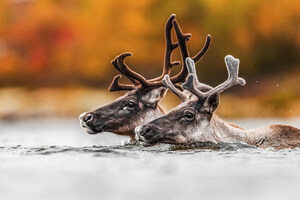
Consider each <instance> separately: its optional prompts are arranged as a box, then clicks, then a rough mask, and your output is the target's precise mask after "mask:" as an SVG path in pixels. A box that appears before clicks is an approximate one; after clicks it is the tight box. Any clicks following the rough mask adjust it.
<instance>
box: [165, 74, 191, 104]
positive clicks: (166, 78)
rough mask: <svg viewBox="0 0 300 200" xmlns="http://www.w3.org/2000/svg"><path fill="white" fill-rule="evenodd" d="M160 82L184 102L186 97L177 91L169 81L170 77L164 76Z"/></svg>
mask: <svg viewBox="0 0 300 200" xmlns="http://www.w3.org/2000/svg"><path fill="white" fill-rule="evenodd" d="M162 82H163V84H164V86H165V87H167V88H169V89H170V90H171V91H172V92H173V93H174V94H175V95H177V96H178V97H179V98H180V99H181V100H182V101H185V100H186V99H187V97H186V96H185V95H184V93H183V92H181V91H180V90H178V89H177V88H176V87H175V86H174V85H173V83H172V82H171V80H170V76H169V75H165V76H164V78H163V79H162Z"/></svg>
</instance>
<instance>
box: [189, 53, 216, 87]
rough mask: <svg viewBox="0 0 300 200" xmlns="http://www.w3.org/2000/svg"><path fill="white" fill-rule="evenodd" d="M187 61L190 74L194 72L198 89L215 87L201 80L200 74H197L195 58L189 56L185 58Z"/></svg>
mask: <svg viewBox="0 0 300 200" xmlns="http://www.w3.org/2000/svg"><path fill="white" fill-rule="evenodd" d="M185 62H186V66H187V69H188V72H189V74H194V82H195V84H196V87H197V89H199V90H205V91H208V90H211V89H213V88H212V87H211V86H209V85H207V84H204V83H201V82H199V80H198V76H197V73H196V66H195V62H194V61H193V59H191V58H189V57H188V58H186V59H185Z"/></svg>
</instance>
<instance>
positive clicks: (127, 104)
mask: <svg viewBox="0 0 300 200" xmlns="http://www.w3.org/2000/svg"><path fill="white" fill-rule="evenodd" d="M173 26H175V33H176V37H177V41H178V42H176V43H173V42H172V38H171V30H172V27H173ZM190 36H191V34H183V33H182V31H181V29H180V27H179V25H178V23H177V22H176V20H175V15H174V14H172V15H171V16H170V17H169V19H168V20H167V22H166V25H165V39H166V49H165V57H164V66H163V72H162V75H161V76H160V77H157V78H154V79H151V80H147V79H146V78H144V77H143V76H142V75H140V74H138V73H137V72H135V71H133V70H132V69H130V68H129V67H128V66H127V65H126V64H125V63H124V59H125V58H126V57H128V56H131V55H132V54H131V53H123V54H121V55H119V56H117V57H116V58H115V59H114V60H113V61H112V64H113V66H114V67H115V68H116V69H117V70H118V71H119V72H120V73H121V74H123V75H125V76H126V77H127V78H128V79H129V80H130V81H131V82H132V83H133V85H125V84H120V83H119V80H120V78H121V75H117V76H115V77H114V79H113V81H112V83H111V85H110V87H109V90H110V91H128V92H127V93H126V94H125V95H123V96H121V97H120V98H118V99H117V100H115V101H114V102H112V103H110V104H108V105H106V106H103V107H101V108H98V109H96V110H93V111H90V112H86V113H83V114H81V115H80V117H79V118H80V122H81V126H82V127H83V128H84V129H85V130H86V132H87V133H89V134H97V133H100V132H113V133H115V134H118V135H124V136H129V137H131V138H132V139H134V135H135V133H134V129H135V127H136V126H139V125H141V124H144V123H147V122H149V121H152V120H153V119H156V118H157V117H160V116H162V115H163V114H164V110H163V109H162V108H161V107H160V106H159V105H158V102H159V101H160V100H161V99H162V98H163V97H164V96H165V94H166V90H167V89H166V87H165V86H164V85H163V83H162V79H163V78H164V76H165V75H169V74H170V70H171V68H172V67H173V66H176V65H178V64H179V63H180V62H172V61H171V56H172V52H173V50H174V49H175V48H177V47H178V46H179V47H180V52H181V57H182V69H181V71H180V72H179V73H178V74H177V75H175V76H173V77H171V78H170V81H171V82H172V83H173V84H177V83H182V82H184V81H185V79H186V77H187V76H188V71H187V67H186V65H185V62H184V60H185V59H186V58H187V57H189V54H188V53H187V50H186V42H187V40H188V39H189V38H190ZM210 40H211V36H210V35H208V36H207V37H206V42H205V44H204V46H203V48H202V49H201V51H200V52H199V53H198V54H197V55H195V56H194V57H193V61H194V62H197V61H199V60H200V59H201V58H202V57H203V56H204V54H205V53H206V51H207V50H208V47H209V45H210Z"/></svg>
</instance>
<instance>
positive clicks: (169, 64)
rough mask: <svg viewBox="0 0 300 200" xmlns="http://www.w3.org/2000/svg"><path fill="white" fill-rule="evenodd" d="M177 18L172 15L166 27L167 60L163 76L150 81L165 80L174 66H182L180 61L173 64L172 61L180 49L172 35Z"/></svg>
mask: <svg viewBox="0 0 300 200" xmlns="http://www.w3.org/2000/svg"><path fill="white" fill-rule="evenodd" d="M175 17H176V15H175V14H172V15H171V16H170V17H169V19H168V21H167V23H166V25H165V39H166V49H165V60H164V67H163V71H162V74H161V75H160V76H159V77H157V78H154V79H151V80H150V81H158V80H161V79H163V77H164V76H165V75H166V74H169V75H170V71H171V69H172V68H173V67H174V66H176V65H179V64H180V62H179V61H175V62H172V60H171V57H172V53H173V51H174V49H176V48H177V47H178V43H177V42H176V43H173V42H172V33H171V30H172V27H173V20H174V19H175Z"/></svg>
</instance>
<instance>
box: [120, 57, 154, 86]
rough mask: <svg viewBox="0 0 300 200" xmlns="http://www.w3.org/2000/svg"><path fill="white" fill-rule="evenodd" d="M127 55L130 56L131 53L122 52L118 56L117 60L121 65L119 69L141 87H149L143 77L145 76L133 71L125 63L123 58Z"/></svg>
mask: <svg viewBox="0 0 300 200" xmlns="http://www.w3.org/2000/svg"><path fill="white" fill-rule="evenodd" d="M128 56H132V53H129V52H128V53H123V54H121V55H120V56H119V57H118V59H117V62H118V64H119V66H120V67H121V70H122V71H123V72H124V73H125V74H126V76H128V77H131V78H133V79H135V80H137V81H138V82H139V83H140V84H141V85H142V86H143V87H150V83H149V81H147V79H145V77H143V76H142V75H140V74H139V73H137V72H135V71H133V70H132V69H130V68H129V67H128V66H127V65H126V64H125V62H124V59H125V58H126V57H128Z"/></svg>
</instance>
